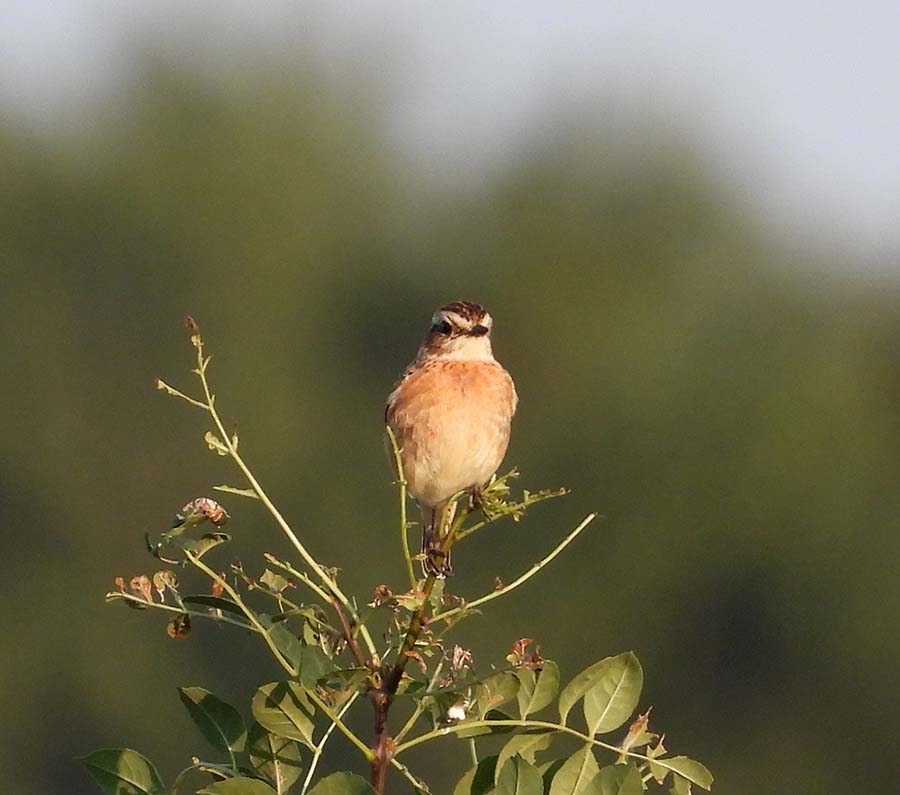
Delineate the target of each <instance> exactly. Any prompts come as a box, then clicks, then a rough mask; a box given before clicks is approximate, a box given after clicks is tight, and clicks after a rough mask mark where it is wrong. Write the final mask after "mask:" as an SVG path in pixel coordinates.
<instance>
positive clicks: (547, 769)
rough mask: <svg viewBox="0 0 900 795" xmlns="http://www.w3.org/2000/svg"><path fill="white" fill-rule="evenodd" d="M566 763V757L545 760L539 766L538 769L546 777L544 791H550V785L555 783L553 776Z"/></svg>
mask: <svg viewBox="0 0 900 795" xmlns="http://www.w3.org/2000/svg"><path fill="white" fill-rule="evenodd" d="M565 763H566V760H565V759H554V760H553V761H552V762H545V763H544V764H543V765H540V767H538V770H539V771H540V774H541V776H542V778H543V779H544V792H547V793H549V792H550V785H551V784H552V783H553V777H554V776H555V775H556V774H557V773H558V772H559V769H560V768H561V767H562V766H563V765H564V764H565Z"/></svg>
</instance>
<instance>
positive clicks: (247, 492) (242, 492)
mask: <svg viewBox="0 0 900 795" xmlns="http://www.w3.org/2000/svg"><path fill="white" fill-rule="evenodd" d="M213 488H214V489H215V490H216V491H224V492H227V493H228V494H237V495H238V496H239V497H249V498H250V499H252V500H258V499H259V495H258V494H257V493H256V492H255V491H254V490H253V489H238V488H235V487H234V486H226V485H225V484H224V483H223V484H222V485H220V486H213Z"/></svg>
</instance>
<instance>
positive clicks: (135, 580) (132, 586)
mask: <svg viewBox="0 0 900 795" xmlns="http://www.w3.org/2000/svg"><path fill="white" fill-rule="evenodd" d="M152 589H153V586H152V585H151V583H150V578H149V577H147V575H146V574H140V575H138V576H137V577H132V578H131V581H130V582H129V583H128V590H129V591H131V592H132V593H133V594H134V595H135V596H139V597H140V598H141V599H143V600H144V601H145V602H152V601H153V590H152Z"/></svg>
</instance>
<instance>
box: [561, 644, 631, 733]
mask: <svg viewBox="0 0 900 795" xmlns="http://www.w3.org/2000/svg"><path fill="white" fill-rule="evenodd" d="M643 680H644V675H643V672H642V671H641V665H640V663H639V662H638V660H637V657H635V656H634V652H630V651H629V652H625V653H624V654H619V655H617V656H615V657H606V658H605V659H603V660H600V662H597V663H594V664H593V665H591V666H590V667H588V668H586V669H585V670H584V671H582V672H581V673H580V674H578V676H576V677H575V678H574V679H573V680H572V681H571V682H569V684H567V685H566V686H565V687H564V688H563V690H562V692H561V693H560V694H559V717H560V720H561V722H562V723H563V724H565V722H566V717H567V716H568V714H569V712H570V710H571V709H572V707H573V706H575V704H576V703H577V702H578V701H579V700H580V699H581V698H583V697H585V696H586V695H587V693H588V692H590V691H591V690H592V689H593V688H595V687H596V688H598V692H597V693H596V694H594V696H592V699H591V718H594V719H595V720H596V719H597V718H598V716H599V714H600V713H602V712H603V709H602V707H603V703H604V700H603V698H602V696H603V694H604V693H605V692H609V693H610V694H615V693H616V684H617V683H619V682H621V684H622V686H623V688H624V689H623V690H622V691H621V693H619V695H618V697H617V698H616V699H615V704H614V705H610V704H607V707H610V708H611V709H614V711H613V712H611V713H610V714H609V718H608V719H607V722H612V718H613V717H615V716H617V715H618V714H619V712H620V711H621V709H622V708H623V707H624V706H625V705H626V704H627V701H626V700H625V698H626V696H633V698H634V704H633V705H632V706H631V708H630V709H629V711H628V714H627V715H625V716H624V717H623V718H622V719H621V720H620V721H619V722H618V723H616V724H615V726H612V727H611V728H602V729H597V730H595V731H598V730H599V731H611V730H612V729H614V728H615V727H616V726H619V725H621V724H622V723H623V722H624V721H625V720H627V718H628V715H630V714H631V711H632V710H633V709H634V707H635V706H636V705H637V698H638V696H639V695H640V690H641V685H642V684H643ZM635 687H636V692H633V691H634V689H635ZM610 700H611V699H610ZM591 718H588V719H587V720H588V728H591V727H592V720H591Z"/></svg>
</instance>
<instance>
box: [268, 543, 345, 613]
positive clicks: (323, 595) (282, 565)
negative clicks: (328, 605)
mask: <svg viewBox="0 0 900 795" xmlns="http://www.w3.org/2000/svg"><path fill="white" fill-rule="evenodd" d="M263 557H264V558H265V559H266V560H267V561H269V563H271V564H272V565H273V566H277V567H278V568H279V569H282V570H283V571H286V572H287V573H288V574H290V575H291V576H292V577H295V578H296V579H298V580H300V582H302V583H303V584H304V585H306V586H307V587H308V588H309V589H310V590H311V591H312V592H313V593H314V594H315V595H316V596H318V597H319V599H321V600H322V601H323V602H330V601H331V594H329V593H327V592H326V591H324V590H323V589H322V588H321V587H320V586H318V585H316V583H315V582H314V581H313V580H312V579H310V577H309V575H308V574H306V573H305V572H302V571H297V569H295V568H294V567H293V566H291V564H290V563H286V562H285V561H283V560H279V559H278V558H276V557H275V556H274V555H272V554H270V553H268V552H266V553H264V554H263Z"/></svg>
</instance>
